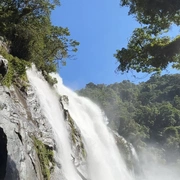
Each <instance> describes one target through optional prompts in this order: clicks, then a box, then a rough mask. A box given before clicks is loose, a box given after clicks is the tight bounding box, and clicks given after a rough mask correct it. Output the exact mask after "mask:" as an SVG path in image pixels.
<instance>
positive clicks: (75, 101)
mask: <svg viewBox="0 0 180 180" xmlns="http://www.w3.org/2000/svg"><path fill="white" fill-rule="evenodd" d="M52 76H53V77H55V78H56V79H57V80H58V84H57V85H56V90H57V92H58V93H59V94H61V95H67V96H68V99H69V106H68V110H69V112H70V115H71V117H72V118H73V119H74V121H75V122H76V124H77V126H78V127H79V129H80V131H81V135H82V137H83V140H84V142H85V149H86V151H87V164H88V177H89V179H90V180H132V179H133V178H132V177H131V175H130V173H129V172H128V170H127V169H126V166H125V163H124V161H123V160H122V157H121V156H120V154H119V151H118V149H117V146H116V144H115V141H114V138H113V136H112V135H111V133H110V132H109V131H108V129H107V126H106V124H105V121H104V115H103V113H102V111H101V110H100V108H99V107H98V106H97V105H95V104H94V103H92V102H91V101H90V100H88V99H86V98H83V97H79V96H78V95H77V94H76V93H74V92H73V91H71V90H70V89H68V88H67V87H65V86H64V85H63V83H62V80H61V78H60V77H59V76H58V75H57V74H54V75H52Z"/></svg>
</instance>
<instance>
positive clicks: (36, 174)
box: [0, 85, 54, 180]
mask: <svg viewBox="0 0 180 180" xmlns="http://www.w3.org/2000/svg"><path fill="white" fill-rule="evenodd" d="M37 99H38V98H37V97H36V96H35V93H34V91H33V89H31V87H30V86H29V87H28V89H27V92H26V93H23V92H21V91H20V89H18V88H17V87H16V86H14V87H13V86H12V87H10V88H6V87H3V86H1V85H0V180H26V179H27V180H43V179H44V178H43V175H42V169H41V162H40V159H39V157H38V154H37V152H36V149H35V144H34V141H33V137H36V138H37V139H39V140H40V141H41V142H42V143H43V144H45V145H47V146H49V147H52V148H53V147H54V139H53V133H52V128H51V126H50V125H49V123H48V121H47V119H46V118H45V117H44V116H43V115H42V113H41V108H40V105H39V103H38V100H37Z"/></svg>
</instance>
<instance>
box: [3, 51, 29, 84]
mask: <svg viewBox="0 0 180 180" xmlns="http://www.w3.org/2000/svg"><path fill="white" fill-rule="evenodd" d="M0 54H1V55H2V56H3V57H4V58H5V59H7V60H8V72H7V74H6V76H5V77H4V79H2V84H3V85H5V86H7V87H9V86H10V85H11V84H12V83H14V82H15V81H17V80H18V79H23V80H27V78H26V67H28V66H30V63H29V62H27V61H24V60H22V59H19V58H17V57H14V56H12V55H11V54H9V53H7V52H6V51H5V50H4V49H3V48H1V49H0Z"/></svg>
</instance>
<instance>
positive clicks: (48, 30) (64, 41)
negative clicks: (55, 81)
mask: <svg viewBox="0 0 180 180" xmlns="http://www.w3.org/2000/svg"><path fill="white" fill-rule="evenodd" d="M57 5H60V2H59V0H36V1H35V0H7V1H5V2H4V1H1V2H0V36H3V37H5V38H6V39H7V40H8V41H9V42H10V53H11V54H12V55H13V56H17V57H18V58H21V59H24V60H26V61H30V62H34V63H35V64H36V66H37V67H38V69H39V70H42V71H46V72H47V73H48V72H52V71H55V70H56V65H55V61H56V60H60V61H61V62H63V63H64V62H65V61H64V59H65V58H67V57H69V56H71V52H72V51H77V48H76V47H77V46H78V45H79V43H78V42H77V41H74V40H72V39H70V38H69V36H70V32H69V30H68V28H62V27H57V26H53V25H52V23H51V20H50V15H51V11H52V10H53V9H54V8H55V7H56V6H57Z"/></svg>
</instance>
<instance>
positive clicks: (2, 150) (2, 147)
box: [0, 128, 7, 180]
mask: <svg viewBox="0 0 180 180" xmlns="http://www.w3.org/2000/svg"><path fill="white" fill-rule="evenodd" d="M0 162H1V163H0V180H3V179H4V178H5V175H6V164H7V137H6V134H5V133H4V131H3V128H0Z"/></svg>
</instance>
